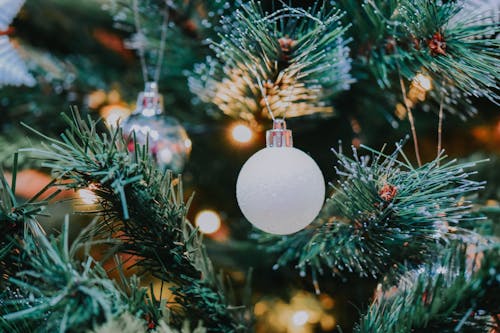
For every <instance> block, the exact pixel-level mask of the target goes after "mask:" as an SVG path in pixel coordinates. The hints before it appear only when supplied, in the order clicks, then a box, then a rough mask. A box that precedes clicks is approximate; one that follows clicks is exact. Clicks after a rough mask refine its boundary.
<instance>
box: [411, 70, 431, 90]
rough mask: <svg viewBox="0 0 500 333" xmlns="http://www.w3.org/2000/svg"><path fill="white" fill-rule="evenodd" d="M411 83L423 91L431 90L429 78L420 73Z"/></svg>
mask: <svg viewBox="0 0 500 333" xmlns="http://www.w3.org/2000/svg"><path fill="white" fill-rule="evenodd" d="M413 82H414V83H415V84H416V85H418V86H419V87H420V88H422V89H423V90H425V91H429V90H431V89H432V83H431V78H430V77H429V76H427V75H424V74H422V73H418V74H417V75H416V76H415V77H414V78H413Z"/></svg>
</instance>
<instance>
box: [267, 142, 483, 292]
mask: <svg viewBox="0 0 500 333" xmlns="http://www.w3.org/2000/svg"><path fill="white" fill-rule="evenodd" d="M364 148H365V149H367V150H368V152H370V153H371V154H372V159H370V158H369V156H358V152H357V150H356V149H353V154H354V157H353V158H350V157H347V156H346V155H345V154H344V153H343V152H342V151H341V150H339V151H334V153H335V155H336V157H337V158H338V167H337V168H336V171H337V174H338V175H339V177H340V180H339V181H338V185H337V186H334V193H333V195H332V196H331V198H330V199H328V200H327V202H326V204H325V206H324V208H323V210H322V212H321V213H320V216H319V217H318V218H317V220H316V221H315V223H314V224H313V226H312V227H310V228H307V229H305V230H303V231H301V232H298V233H296V234H294V235H291V236H287V237H282V238H279V239H278V238H276V237H274V236H264V235H262V236H259V238H260V239H262V242H264V243H265V244H266V249H267V250H268V251H269V252H274V253H280V258H279V259H278V262H277V267H279V266H284V265H287V264H289V263H290V262H295V263H297V268H298V269H300V270H301V275H305V273H306V269H307V268H310V269H311V270H312V275H313V279H314V280H315V285H317V283H316V274H317V273H320V274H323V273H324V267H325V266H326V267H328V268H330V269H332V270H333V274H339V273H341V272H342V271H348V272H356V273H359V274H360V275H362V276H367V275H371V276H374V277H377V276H380V274H381V273H384V272H385V271H386V270H387V269H388V268H390V267H392V266H393V265H401V264H403V263H405V262H409V263H420V262H422V261H423V260H424V259H426V258H428V256H429V255H431V254H433V253H435V252H436V251H437V249H439V248H440V246H439V244H440V243H442V242H444V241H446V240H447V239H450V238H453V233H454V232H455V231H456V228H455V226H456V225H457V224H458V223H459V222H460V223H461V222H463V221H467V220H471V219H473V217H468V216H467V213H468V212H469V209H470V207H471V205H470V202H468V201H467V200H466V197H467V196H468V195H470V194H472V193H473V192H475V191H477V190H478V189H480V188H482V187H483V183H480V182H476V181H472V180H470V179H468V177H469V176H470V174H471V172H468V171H465V169H468V168H471V167H473V166H474V165H475V163H474V162H470V163H463V164H459V163H456V161H447V162H445V156H443V155H440V156H438V157H437V158H436V159H435V160H434V161H432V162H430V163H427V164H424V165H423V166H421V167H417V168H415V167H413V166H412V165H411V164H410V163H409V162H408V159H407V158H406V156H405V155H404V153H403V152H402V147H401V145H399V144H398V145H397V149H396V150H395V151H394V153H392V154H391V155H389V156H388V155H385V154H384V153H383V151H382V152H377V151H374V150H372V149H370V148H367V147H364ZM399 158H401V160H400V159H399ZM440 162H441V163H440ZM271 242H274V244H270V243H271ZM317 291H318V292H319V290H317Z"/></svg>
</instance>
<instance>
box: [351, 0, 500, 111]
mask: <svg viewBox="0 0 500 333" xmlns="http://www.w3.org/2000/svg"><path fill="white" fill-rule="evenodd" d="M342 3H343V4H344V6H345V7H346V10H347V12H348V17H349V18H350V19H356V20H357V22H359V24H358V25H357V26H356V27H355V28H354V29H355V30H354V31H353V34H354V35H355V36H359V37H360V39H359V40H357V39H356V38H355V41H356V42H357V44H358V45H357V50H358V54H357V57H356V61H358V62H360V65H361V66H363V67H365V68H366V69H368V70H370V71H371V72H372V74H373V75H374V77H375V78H376V79H377V82H378V83H379V85H380V86H382V87H389V86H391V85H392V84H393V81H394V80H395V79H397V77H398V76H397V75H395V74H396V73H398V72H399V73H401V75H402V76H403V77H405V78H407V79H408V80H412V79H413V78H414V77H415V76H416V75H417V74H418V73H424V74H426V75H428V76H430V77H431V79H432V84H433V87H434V91H437V92H438V94H437V96H436V97H435V98H438V100H439V98H440V96H441V91H443V92H444V93H445V95H446V96H447V98H446V101H445V102H446V105H450V104H455V103H457V102H460V101H464V99H466V98H467V97H471V96H475V97H486V98H488V99H490V100H492V101H494V102H496V103H498V95H497V89H498V80H499V77H500V72H499V71H498V66H497V65H496V63H497V59H498V56H499V54H500V53H499V51H498V50H499V41H498V39H495V38H494V36H496V35H497V34H498V33H499V31H500V26H499V24H498V23H495V22H494V21H490V22H488V21H487V20H484V18H485V17H484V16H481V15H491V14H486V13H478V12H469V13H468V12H467V11H466V10H462V4H461V2H459V1H448V2H446V3H441V2H438V1H431V0H397V1H396V0H394V1H392V0H391V1H364V2H363V3H362V5H361V6H356V5H353V4H352V2H351V1H347V0H346V1H342ZM363 14H364V15H363ZM398 86H399V83H397V84H396V87H398Z"/></svg>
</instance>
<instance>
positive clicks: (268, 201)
mask: <svg viewBox="0 0 500 333" xmlns="http://www.w3.org/2000/svg"><path fill="white" fill-rule="evenodd" d="M236 198H237V200H238V204H239V206H240V209H241V211H242V212H243V215H245V217H246V218H247V219H248V221H250V222H251V223H252V224H253V225H254V226H255V227H257V228H259V229H261V230H263V231H266V232H269V233H272V234H278V235H287V234H292V233H294V232H297V231H299V230H301V229H303V228H305V227H306V226H307V225H309V224H310V223H311V222H312V221H313V220H314V218H315V217H316V216H317V215H318V213H319V211H320V209H321V207H322V205H323V201H324V198H325V181H324V178H323V174H322V173H321V170H320V169H319V167H318V165H317V164H316V162H314V160H313V159H312V158H311V157H309V155H307V154H306V153H304V152H303V151H301V150H299V149H296V148H293V147H276V148H264V149H261V150H259V151H258V152H257V153H255V154H254V155H253V156H252V157H250V159H249V160H248V161H247V162H246V163H245V164H244V165H243V168H242V169H241V171H240V174H239V176H238V181H237V183H236Z"/></svg>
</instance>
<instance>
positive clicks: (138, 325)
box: [87, 312, 206, 333]
mask: <svg viewBox="0 0 500 333" xmlns="http://www.w3.org/2000/svg"><path fill="white" fill-rule="evenodd" d="M137 332H151V333H206V330H205V329H204V328H203V327H202V326H201V325H199V326H198V327H197V328H195V329H194V330H191V329H190V328H189V325H187V323H186V325H184V327H183V328H182V329H181V330H180V331H178V330H176V329H174V328H171V327H169V326H168V325H167V324H166V323H165V322H164V321H161V322H160V323H159V324H158V325H157V326H156V328H154V329H148V327H147V325H146V323H145V322H144V320H141V319H139V318H137V317H134V316H133V315H131V314H130V313H127V312H126V313H124V314H122V315H121V316H120V317H117V318H114V319H112V320H109V321H107V322H106V323H105V324H103V325H101V326H99V327H97V328H95V329H93V330H92V331H89V332H87V333H137Z"/></svg>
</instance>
